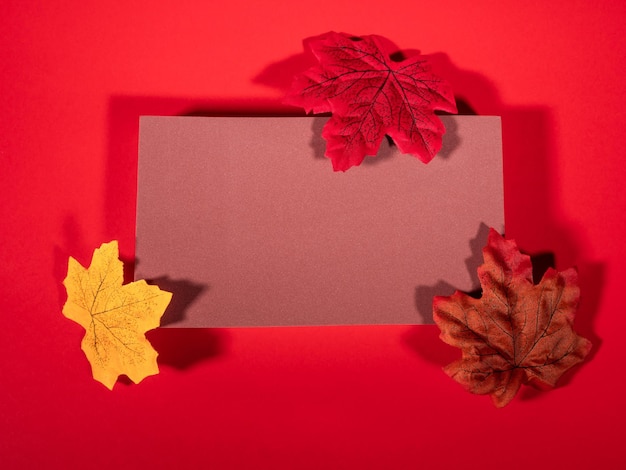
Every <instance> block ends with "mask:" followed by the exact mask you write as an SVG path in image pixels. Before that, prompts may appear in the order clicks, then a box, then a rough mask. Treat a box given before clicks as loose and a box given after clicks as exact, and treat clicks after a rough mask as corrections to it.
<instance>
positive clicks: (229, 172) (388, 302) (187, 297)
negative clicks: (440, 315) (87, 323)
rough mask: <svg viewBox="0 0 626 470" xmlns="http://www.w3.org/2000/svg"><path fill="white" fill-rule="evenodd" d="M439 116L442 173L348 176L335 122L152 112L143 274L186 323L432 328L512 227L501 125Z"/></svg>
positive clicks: (380, 169)
mask: <svg viewBox="0 0 626 470" xmlns="http://www.w3.org/2000/svg"><path fill="white" fill-rule="evenodd" d="M442 120H443V122H444V125H445V126H446V129H447V133H446V134H445V136H444V145H443V149H442V151H441V152H440V154H439V155H438V156H437V157H436V158H435V159H434V160H433V161H432V162H431V163H429V164H427V165H425V164H423V163H421V162H420V161H418V160H417V159H416V158H414V157H412V156H409V155H402V154H400V153H399V152H398V150H397V149H396V148H395V147H393V146H390V145H389V144H388V143H387V142H383V145H382V146H381V150H380V152H379V154H378V156H377V157H375V158H371V157H368V158H366V159H365V161H364V163H363V164H362V165H361V166H360V167H355V168H352V169H350V170H349V171H347V172H346V173H336V172H333V171H332V167H331V163H330V161H329V160H328V159H327V158H325V157H324V156H323V154H324V145H325V143H324V141H323V139H322V138H321V135H320V133H321V129H322V127H323V125H324V123H325V122H326V118H320V117H296V118H288V117H272V118H265V117H253V118H241V117H221V118H208V117H142V118H141V121H140V144H139V171H138V201H137V245H136V257H137V264H136V268H135V278H136V279H148V280H152V281H154V282H155V283H156V284H157V285H159V287H161V288H162V289H164V290H168V291H170V292H172V293H173V298H172V302H171V304H170V307H168V311H167V312H166V314H165V316H164V319H165V322H164V323H166V324H167V326H173V327H238V326H286V325H346V324H421V323H431V322H432V297H433V295H449V294H451V293H452V292H453V291H454V289H455V288H456V289H461V290H465V291H469V290H473V289H475V288H476V287H478V285H479V284H478V280H477V278H476V275H475V270H476V267H477V266H478V265H479V264H480V262H481V259H482V258H481V253H480V249H481V247H482V246H484V244H485V242H486V239H487V233H488V230H487V226H492V227H494V228H496V230H503V228H504V209H503V192H502V156H501V131H500V118H498V117H485V116H443V117H442Z"/></svg>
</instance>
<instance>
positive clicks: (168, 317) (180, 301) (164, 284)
mask: <svg viewBox="0 0 626 470" xmlns="http://www.w3.org/2000/svg"><path fill="white" fill-rule="evenodd" d="M146 282H147V283H148V284H154V285H156V286H158V287H159V289H161V290H164V291H167V292H171V293H172V300H171V301H170V304H169V305H168V306H167V309H166V310H165V313H164V314H163V317H162V318H161V327H164V326H175V325H176V323H180V322H182V321H183V320H184V319H185V317H186V314H187V309H188V308H189V307H190V306H191V304H192V303H193V302H194V301H195V300H196V298H198V297H199V296H200V295H201V294H203V293H206V291H208V290H209V289H210V286H208V285H204V284H198V283H194V282H192V281H190V280H187V279H171V278H170V277H169V276H161V277H157V278H154V279H146Z"/></svg>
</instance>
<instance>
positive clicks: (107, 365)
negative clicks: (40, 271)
mask: <svg viewBox="0 0 626 470" xmlns="http://www.w3.org/2000/svg"><path fill="white" fill-rule="evenodd" d="M123 278H124V274H123V265H122V262H121V261H120V260H119V259H118V247H117V241H112V242H110V243H104V244H103V245H102V246H101V247H100V248H98V249H96V250H95V251H94V254H93V258H92V261H91V265H90V266H89V268H88V269H85V268H83V267H82V266H81V265H80V264H79V263H78V261H76V260H75V259H74V258H72V257H70V259H69V264H68V269H67V277H66V278H65V280H64V281H63V284H64V285H65V288H66V290H67V302H65V305H64V306H63V315H65V316H66V317H67V318H69V319H70V320H74V321H75V322H76V323H78V324H80V325H81V326H82V327H83V328H85V336H84V338H83V340H82V343H81V347H82V350H83V351H84V352H85V355H86V356H87V359H88V360H89V362H90V364H91V369H92V373H93V378H94V379H96V380H97V381H99V382H101V383H103V384H104V385H105V386H106V387H107V388H109V389H110V390H112V389H113V385H115V382H116V381H117V378H118V377H119V376H120V375H122V374H124V375H126V376H127V377H128V378H130V379H131V380H132V381H133V382H135V383H139V382H140V381H141V380H143V379H144V378H145V377H147V376H149V375H154V374H158V373H159V368H158V366H157V362H156V358H157V352H156V351H155V350H154V349H153V348H152V346H151V345H150V343H149V342H148V340H147V339H146V337H145V332H146V331H148V330H152V329H154V328H156V327H158V326H159V323H160V321H161V316H162V315H163V313H164V312H165V309H166V307H167V305H168V304H169V302H170V299H171V297H172V294H171V293H169V292H165V291H162V290H160V289H159V288H158V287H157V286H151V285H148V284H146V282H145V281H135V282H133V283H130V284H127V285H122V284H123Z"/></svg>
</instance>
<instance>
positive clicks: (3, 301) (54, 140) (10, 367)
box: [0, 0, 626, 469]
mask: <svg viewBox="0 0 626 470" xmlns="http://www.w3.org/2000/svg"><path fill="white" fill-rule="evenodd" d="M123 3H131V2H77V1H76V2H63V1H56V2H43V1H41V2H28V1H12V0H11V1H8V2H7V1H6V0H5V1H4V2H3V3H2V6H1V7H0V80H1V81H0V97H1V103H2V107H1V112H0V162H1V163H2V168H1V170H0V183H1V184H0V195H1V197H2V204H1V207H0V220H1V221H2V222H1V224H2V228H1V229H0V231H1V232H0V234H1V235H0V237H1V238H0V243H1V245H0V272H1V274H0V276H2V279H1V283H0V289H1V291H0V312H1V315H2V322H3V325H2V328H1V330H0V361H1V370H0V431H1V433H2V436H1V439H0V455H1V459H2V465H3V467H4V468H30V467H34V466H35V465H41V466H42V467H43V468H54V467H59V468H60V467H63V468H72V467H88V468H115V467H120V468H127V467H136V468H137V467H141V468H174V467H188V468H195V467H199V468H218V469H221V468H272V469H280V468H299V469H308V468H310V469H318V468H422V467H423V468H481V469H488V468H529V467H530V468H549V467H550V465H553V464H554V465H557V464H558V466H559V467H564V468H565V467H568V468H591V467H595V468H618V467H620V466H621V465H624V464H626V457H624V454H623V451H622V446H623V444H622V437H621V435H620V434H619V432H618V426H619V427H621V423H623V421H624V419H626V412H625V407H624V400H623V398H622V396H623V393H624V391H623V384H624V379H623V374H622V372H621V368H622V364H623V362H622V355H623V346H622V344H621V343H622V341H621V338H622V334H623V333H622V332H623V331H624V326H625V315H624V308H623V305H622V303H621V302H620V299H621V298H622V296H623V294H622V292H623V285H624V280H625V279H624V277H625V276H624V274H623V271H622V270H621V268H620V265H621V263H622V262H623V260H624V255H625V248H624V246H625V244H624V239H625V236H626V226H625V224H624V217H623V213H624V208H625V201H626V198H625V197H624V184H623V181H624V178H625V176H626V166H625V165H624V163H623V156H624V149H626V137H625V136H626V133H625V132H624V130H623V123H624V121H625V120H626V115H625V111H624V110H625V106H626V94H625V92H624V88H625V87H624V85H623V77H624V72H626V68H625V67H624V57H626V47H625V46H626V42H625V41H624V38H623V24H624V19H625V18H626V7H625V6H624V5H626V3H624V2H621V1H617V0H616V1H612V2H611V1H605V2H592V1H564V0H561V1H551V2H546V1H528V2H513V1H504V2H483V1H474V2H467V1H465V0H463V1H442V2H434V1H431V2H419V1H410V2H409V1H406V2H390V1H366V0H360V1H347V2H341V1H338V0H317V1H315V2H309V3H304V2H303V3H298V2H290V1H283V2H279V1H274V2H271V1H268V2H251V1H242V0H229V1H228V2H206V1H195V2H193V1H184V0H178V1H175V2H170V1H157V2H155V1H141V2H139V1H137V2H132V6H121V5H122V4H123ZM261 5H262V6H261ZM331 29H332V30H337V31H345V32H349V33H352V34H371V33H377V34H381V35H383V36H387V37H388V38H390V39H391V40H393V41H394V42H395V43H396V44H397V45H398V46H399V47H400V48H401V49H416V48H419V49H421V50H422V52H424V53H426V54H434V57H433V60H434V62H435V63H436V66H437V68H438V70H439V71H440V73H442V74H444V75H445V76H446V77H447V78H448V80H449V81H450V82H451V83H452V85H453V88H454V89H455V91H456V93H457V95H459V96H460V97H462V98H464V100H465V101H466V102H467V103H468V105H469V106H470V107H471V108H472V109H473V110H474V111H476V112H477V113H478V114H483V115H486V114H496V115H501V116H502V119H503V139H504V159H505V175H504V178H505V193H506V199H505V206H506V219H507V236H509V237H512V238H515V239H516V240H517V242H518V244H519V245H520V246H521V247H522V248H523V249H525V250H526V251H528V252H531V253H540V252H552V253H554V255H555V257H556V264H557V268H559V269H564V268H566V267H568V266H570V265H577V266H578V268H579V271H580V276H581V289H582V295H583V298H582V305H581V308H580V310H579V312H578V316H577V321H576V327H577V329H578V331H579V332H580V333H582V334H583V335H585V336H586V337H588V338H589V339H591V340H592V341H593V343H594V345H595V347H594V351H593V354H592V356H591V358H590V359H589V360H588V361H587V362H586V363H585V364H583V365H582V366H581V367H579V368H577V369H576V370H575V371H574V373H572V374H568V376H567V377H566V378H565V380H564V381H563V383H562V386H560V387H559V388H557V389H555V390H552V391H549V392H546V393H539V392H536V391H534V390H533V389H526V390H524V391H523V392H522V393H521V394H520V395H519V396H518V397H517V398H516V399H515V400H514V401H513V402H512V403H511V404H510V405H509V406H507V407H506V408H504V409H501V410H497V409H495V408H494V407H493V406H492V404H491V403H490V400H489V399H488V398H487V397H481V396H473V395H470V394H468V393H466V392H464V391H463V390H462V389H461V387H460V386H458V385H457V384H456V383H455V382H453V381H452V380H451V379H449V378H448V377H447V376H445V374H443V373H442V371H441V366H442V365H444V364H445V363H447V362H449V361H450V360H451V359H453V358H454V357H456V355H457V354H458V353H457V351H456V350H455V349H453V348H450V347H448V346H446V345H444V344H442V343H440V342H439V340H438V338H437V336H438V330H437V328H436V327H435V326H421V327H342V328H281V329H229V330H217V331H215V330H164V329H160V330H156V331H154V332H152V333H150V335H149V338H150V339H151V340H152V342H153V344H154V345H155V347H156V349H157V350H158V351H159V352H160V357H159V360H160V366H161V373H160V375H157V376H154V377H149V378H147V379H146V380H145V381H143V382H142V383H141V384H139V385H129V384H127V383H118V384H117V385H116V387H115V389H114V391H113V392H110V391H108V390H106V389H105V388H104V387H103V386H102V385H101V384H99V383H97V382H95V381H93V380H92V379H91V373H90V368H89V365H88V363H87V361H86V359H85V357H84V355H83V353H82V351H81V350H80V348H79V343H80V339H81V336H82V329H81V327H80V326H78V325H76V324H74V323H72V322H70V321H69V320H67V319H65V318H64V317H63V316H62V315H61V307H62V305H63V302H64V301H65V292H64V289H63V287H62V285H61V281H62V279H63V277H64V275H65V269H66V263H67V258H68V256H69V255H73V256H75V257H76V258H77V259H78V260H79V261H80V262H82V263H83V264H87V263H88V262H89V259H90V257H91V253H92V251H93V249H94V248H95V247H97V246H99V245H100V244H101V243H102V242H105V241H109V240H111V239H119V240H120V246H121V251H122V255H123V256H124V258H126V259H132V258H133V254H134V253H133V252H134V215H135V214H134V204H135V199H134V198H135V178H136V158H137V149H136V145H137V118H138V116H139V115H141V114H164V115H176V114H183V113H225V112H226V113H238V112H243V113H261V114H262V113H280V112H282V113H285V112H294V111H293V109H291V108H286V107H284V106H282V105H281V104H280V98H281V96H282V93H283V91H284V90H283V88H284V86H285V85H286V84H287V83H288V82H289V80H290V77H291V74H292V73H293V72H294V71H297V70H301V69H302V68H303V66H304V65H305V64H303V60H302V56H301V55H299V54H300V52H301V50H302V49H301V40H302V39H303V38H304V37H307V36H311V35H316V34H320V33H322V32H325V31H328V30H331ZM329 168H330V163H329ZM435 282H436V280H433V284H435ZM7 464H8V465H7Z"/></svg>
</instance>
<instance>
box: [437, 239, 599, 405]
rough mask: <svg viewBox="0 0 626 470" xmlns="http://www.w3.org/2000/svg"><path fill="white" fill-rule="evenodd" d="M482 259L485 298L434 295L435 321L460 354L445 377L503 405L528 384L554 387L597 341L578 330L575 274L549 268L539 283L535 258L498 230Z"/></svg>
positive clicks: (445, 339)
mask: <svg viewBox="0 0 626 470" xmlns="http://www.w3.org/2000/svg"><path fill="white" fill-rule="evenodd" d="M483 256H484V264H483V265H482V266H480V267H479V268H478V276H479V278H480V283H481V286H482V297H481V298H480V299H474V298H472V297H470V296H468V295H466V294H463V293H461V292H459V291H457V292H455V293H454V294H453V295H452V296H450V297H435V298H434V301H433V316H434V320H435V323H437V325H438V326H439V328H440V329H441V336H440V337H441V339H442V340H443V341H444V342H446V343H448V344H450V345H452V346H456V347H458V348H460V349H461V351H462V357H461V359H460V360H458V361H456V362H453V363H452V364H449V365H448V366H446V367H445V368H444V370H445V372H446V373H447V374H448V375H450V376H451V377H452V378H453V379H454V380H456V381H457V382H459V383H460V384H461V385H463V386H464V387H465V388H466V389H467V390H468V391H470V392H472V393H477V394H488V395H490V396H491V398H492V400H493V402H494V404H495V405H496V406H497V407H502V406H505V405H506V404H507V403H509V402H510V401H511V400H512V399H513V397H514V396H515V394H516V393H517V391H518V390H519V388H520V386H521V385H522V384H526V383H529V384H532V385H544V386H549V387H554V386H555V385H556V382H557V380H558V379H559V378H560V377H561V375H563V373H565V371H567V370H568V369H570V368H571V367H573V366H574V365H576V364H578V363H580V362H581V361H582V360H583V359H584V358H585V356H586V355H587V353H588V352H589V350H590V349H591V343H590V342H589V341H588V340H586V339H585V338H582V337H581V336H578V335H577V334H576V333H575V332H574V330H573V328H572V324H573V321H574V314H575V312H576V308H577V306H578V300H579V288H578V274H577V272H576V270H575V269H573V268H570V269H568V270H566V271H563V272H557V271H555V270H554V269H549V270H548V271H547V272H546V273H545V275H544V276H543V278H542V279H541V282H539V284H537V285H534V284H533V278H532V265H531V261H530V257H529V256H526V255H523V254H521V253H520V252H519V250H518V248H517V245H516V244H515V242H514V241H509V240H505V239H504V238H503V237H502V236H500V235H499V234H498V233H497V232H496V231H495V230H493V229H491V231H490V233H489V239H488V242H487V246H486V247H485V248H484V249H483Z"/></svg>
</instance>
